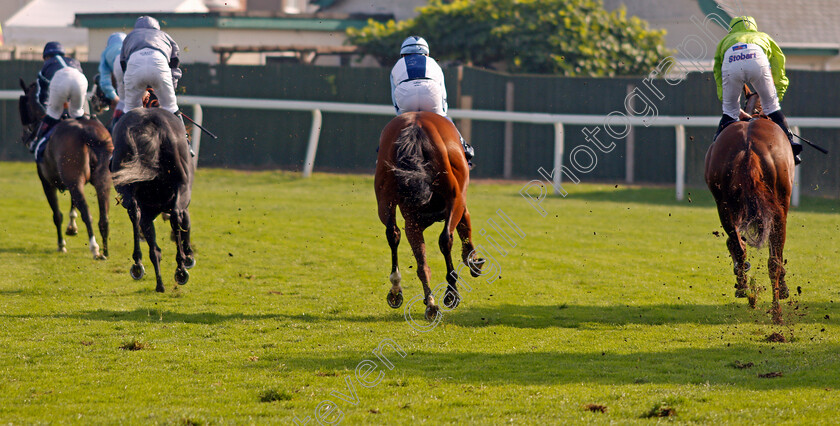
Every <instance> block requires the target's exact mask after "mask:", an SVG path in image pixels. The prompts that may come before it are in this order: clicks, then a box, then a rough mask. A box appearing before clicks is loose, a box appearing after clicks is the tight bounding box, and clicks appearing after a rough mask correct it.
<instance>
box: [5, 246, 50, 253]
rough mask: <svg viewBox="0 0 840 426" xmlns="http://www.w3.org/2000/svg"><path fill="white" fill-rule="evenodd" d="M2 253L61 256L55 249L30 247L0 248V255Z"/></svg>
mask: <svg viewBox="0 0 840 426" xmlns="http://www.w3.org/2000/svg"><path fill="white" fill-rule="evenodd" d="M4 253H11V254H46V255H50V254H54V255H60V254H61V253H59V252H58V250H56V249H55V247H53V248H47V247H34V246H30V247H0V254H4Z"/></svg>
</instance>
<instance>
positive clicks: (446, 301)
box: [443, 290, 461, 309]
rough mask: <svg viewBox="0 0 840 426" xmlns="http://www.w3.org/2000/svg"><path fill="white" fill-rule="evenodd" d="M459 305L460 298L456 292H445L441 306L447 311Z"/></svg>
mask: <svg viewBox="0 0 840 426" xmlns="http://www.w3.org/2000/svg"><path fill="white" fill-rule="evenodd" d="M460 304H461V296H460V295H458V292H455V291H450V290H447V291H446V294H445V295H443V306H446V308H447V309H455V308H457V307H458V305H460Z"/></svg>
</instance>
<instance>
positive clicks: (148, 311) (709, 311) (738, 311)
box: [0, 293, 840, 329]
mask: <svg viewBox="0 0 840 426" xmlns="http://www.w3.org/2000/svg"><path fill="white" fill-rule="evenodd" d="M15 294H16V293H15ZM768 307H769V304H766V306H765V305H761V304H759V310H751V309H750V308H749V307H748V306H746V302H744V303H740V302H734V303H727V304H720V305H692V304H685V305H677V304H658V305H644V306H626V305H624V306H617V305H609V306H590V305H565V304H564V305H512V304H504V305H495V306H489V307H480V308H469V307H467V306H465V305H461V307H459V308H457V309H456V310H455V311H453V312H448V313H444V319H443V321H444V322H446V323H448V324H452V325H456V326H459V327H487V326H504V327H513V328H530V329H540V328H552V327H556V328H582V329H585V328H590V327H596V325H598V324H600V325H609V326H617V325H618V326H620V325H631V324H638V325H665V324H707V325H711V324H733V325H737V324H743V323H754V322H756V321H759V322H766V323H767V324H769V323H770V317H769V316H768V315H766V314H765V312H764V311H762V310H761V309H765V308H768ZM796 307H797V305H796V304H793V305H789V304H787V303H785V304H784V305H783V311H784V314H785V318H787V320H786V322H787V323H789V324H800V323H801V324H816V323H827V324H828V323H832V322H831V320H830V319H827V318H825V315H826V313H831V312H836V311H837V310H838V309H840V302H839V303H838V304H833V303H824V302H823V303H800V304H799V309H795V308H796ZM417 313H418V315H419V317H418V318H414V320H415V321H417V322H418V323H421V324H426V320H425V319H424V318H423V309H421V308H419V307H418V310H417ZM4 316H5V317H17V318H22V317H25V318H31V317H32V316H33V315H0V317H4ZM41 317H44V318H56V319H60V318H73V319H80V320H87V321H111V322H122V321H133V322H144V323H148V322H163V323H186V324H220V323H225V322H231V321H243V320H247V321H263V320H276V321H298V322H306V323H328V322H350V323H371V324H376V323H382V322H388V323H399V322H405V317H404V316H403V309H398V310H395V311H392V310H391V309H390V308H383V309H382V310H381V312H379V313H377V314H372V315H347V314H343V313H337V314H294V315H290V314H283V313H278V314H239V313H234V314H220V313H216V312H198V313H183V312H174V311H159V310H157V309H154V308H138V309H134V310H131V311H115V310H107V309H98V310H94V311H84V312H76V313H69V314H65V313H62V314H54V315H42V316H41ZM829 318H830V316H829ZM596 328H599V327H596Z"/></svg>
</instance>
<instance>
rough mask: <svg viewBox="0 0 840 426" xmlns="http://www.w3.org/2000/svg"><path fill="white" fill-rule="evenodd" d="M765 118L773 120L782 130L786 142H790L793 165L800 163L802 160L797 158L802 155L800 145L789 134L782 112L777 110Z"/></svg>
mask: <svg viewBox="0 0 840 426" xmlns="http://www.w3.org/2000/svg"><path fill="white" fill-rule="evenodd" d="M767 118H769V119H771V120H773V122H774V123H776V124H778V125H779V127H781V128H782V130H784V132H785V135H787V138H788V141H789V142H790V147H791V149H792V150H793V162H794V163H795V164H799V163H801V162H802V159H801V158H799V154H800V153H802V144H801V143H799V142H798V141H794V140H793V133H791V131H790V128H789V127H788V124H787V119H786V118H785V114H784V113H782V110H778V111H776V112H774V113H772V114H767Z"/></svg>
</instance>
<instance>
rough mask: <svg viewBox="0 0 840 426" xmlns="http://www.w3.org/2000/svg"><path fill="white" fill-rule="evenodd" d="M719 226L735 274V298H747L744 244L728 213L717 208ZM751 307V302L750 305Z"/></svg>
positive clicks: (747, 266)
mask: <svg viewBox="0 0 840 426" xmlns="http://www.w3.org/2000/svg"><path fill="white" fill-rule="evenodd" d="M718 210H719V212H720V219H721V221H720V222H721V225H723V230H724V232H726V235H727V237H728V238H727V239H726V247H727V248H728V249H729V255H730V256H732V263H733V265H734V268H733V272H734V273H735V279H736V283H735V297H737V298H743V297H748V296H749V288H748V287H749V286H748V285H747V271H749V270H750V263H749V262H747V252H746V251H745V250H744V242H743V241H741V235H740V234H739V233H738V228H737V227H736V226H735V223H734V221H733V220H732V219H731V217H730V216H729V214H728V212H726V211H725V210H723V209H721V208H719V209H718ZM750 304H751V305H752V302H751V303H750Z"/></svg>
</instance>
